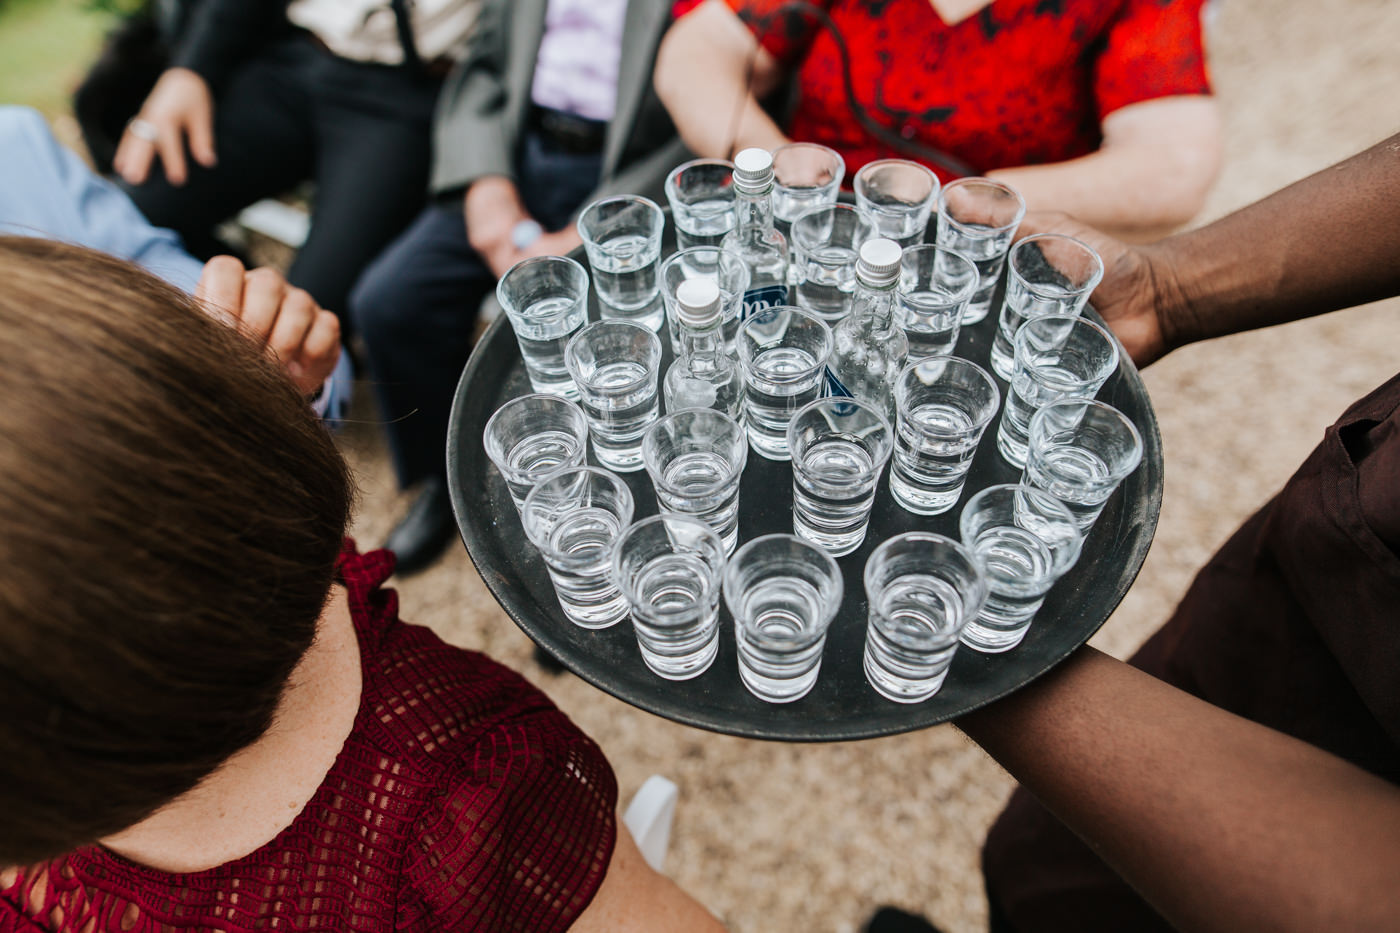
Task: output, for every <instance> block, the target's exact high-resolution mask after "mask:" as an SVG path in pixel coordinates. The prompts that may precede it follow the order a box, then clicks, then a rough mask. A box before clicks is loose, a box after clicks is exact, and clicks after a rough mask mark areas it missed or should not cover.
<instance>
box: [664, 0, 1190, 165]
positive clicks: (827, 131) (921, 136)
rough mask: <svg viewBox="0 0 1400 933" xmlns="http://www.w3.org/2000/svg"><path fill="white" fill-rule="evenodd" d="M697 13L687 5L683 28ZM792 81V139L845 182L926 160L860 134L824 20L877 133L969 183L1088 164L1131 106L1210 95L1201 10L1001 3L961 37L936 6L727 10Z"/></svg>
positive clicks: (818, 1) (854, 4) (777, 2)
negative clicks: (823, 153) (939, 159)
mask: <svg viewBox="0 0 1400 933" xmlns="http://www.w3.org/2000/svg"><path fill="white" fill-rule="evenodd" d="M699 2H700V0H679V2H678V3H677V4H676V5H675V9H674V11H675V13H676V14H677V15H680V14H683V13H685V12H688V11H689V10H690V9H691V8H693V7H694V6H697V5H698V4H699ZM726 2H727V3H728V4H729V6H730V7H731V8H733V9H734V10H735V11H736V12H737V13H738V14H739V16H740V17H741V18H742V19H743V20H744V22H745V23H746V24H748V26H749V28H750V29H751V30H753V32H754V34H755V35H756V36H757V37H758V39H759V41H760V42H761V43H762V45H763V47H764V48H765V49H767V50H768V51H769V52H770V53H771V54H772V55H773V56H774V57H775V58H777V59H778V60H779V61H780V62H781V63H783V64H784V65H786V66H788V68H789V69H790V70H793V71H795V74H796V79H797V82H796V83H797V102H796V106H795V109H794V110H793V111H792V114H791V117H790V120H789V123H788V126H787V127H786V130H787V132H788V134H789V135H790V136H791V137H792V138H793V139H797V140H804V141H808V142H818V143H823V144H825V145H828V146H830V147H832V148H833V149H835V150H836V151H837V152H839V153H841V155H842V157H844V158H845V160H846V169H847V171H848V172H854V171H856V170H857V169H859V168H860V167H861V166H862V165H864V164H865V163H866V162H870V161H873V160H875V159H882V158H918V159H919V161H923V162H925V163H927V164H929V166H930V167H931V168H934V169H935V170H937V171H938V172H939V174H940V176H942V177H944V178H945V179H946V178H948V177H950V176H951V175H952V174H953V173H951V172H949V171H946V170H944V169H942V168H941V167H940V166H939V165H937V164H936V163H934V162H932V161H930V160H929V159H928V158H920V157H919V156H918V155H917V154H913V153H909V152H905V151H901V150H899V149H897V148H896V147H895V146H893V145H892V144H891V143H890V142H889V141H886V140H881V139H879V138H877V137H876V136H875V135H873V134H871V133H870V132H868V131H867V130H866V129H865V128H864V127H863V126H861V124H860V123H859V122H858V121H857V119H856V117H855V116H854V115H853V113H852V108H851V106H850V104H849V103H848V100H847V96H846V87H845V80H844V77H843V68H842V64H841V53H840V50H839V46H838V44H837V41H836V40H835V39H834V38H833V35H832V32H831V29H830V27H829V26H827V25H825V24H823V23H821V22H820V21H819V19H818V17H817V16H816V15H814V14H813V13H812V12H811V11H810V10H803V9H801V8H802V7H808V8H810V7H817V8H820V9H823V10H825V11H826V14H827V15H828V16H829V17H830V19H831V22H832V24H834V26H835V28H836V30H837V32H839V34H840V35H841V36H842V37H844V41H845V46H846V48H847V49H848V50H849V53H850V57H851V63H850V70H851V80H852V85H853V87H854V90H855V97H856V100H857V101H858V102H859V103H860V105H861V106H862V107H864V109H865V110H866V112H867V113H868V114H869V115H870V117H871V118H872V119H873V120H874V121H875V122H876V123H877V124H878V125H879V126H881V127H883V128H885V129H887V130H889V131H890V132H891V133H893V134H895V135H897V136H898V137H900V138H902V139H904V140H911V141H913V142H915V143H919V144H922V145H924V146H929V147H933V148H935V149H937V150H940V151H943V152H946V153H949V154H951V155H953V156H955V157H956V158H957V159H958V160H960V161H962V162H964V163H967V164H968V166H969V167H970V168H971V170H972V171H973V172H976V173H981V172H986V171H988V170H991V169H997V168H1010V167H1014V166H1019V165H1033V164H1038V163H1048V162H1062V161H1064V160H1066V159H1072V158H1074V157H1076V156H1081V155H1085V154H1087V153H1089V152H1093V151H1094V150H1095V149H1097V148H1098V147H1099V145H1100V144H1101V142H1102V134H1101V132H1100V122H1101V121H1102V120H1103V118H1104V117H1105V116H1106V115H1107V114H1110V113H1112V112H1113V111H1114V110H1117V109H1118V108H1119V107H1123V106H1126V105H1128V104H1132V103H1138V102H1140V101H1145V100H1151V99H1153V98H1157V97H1166V96H1171V95H1177V94H1209V93H1210V82H1209V79H1208V77H1207V73H1206V61H1205V51H1204V48H1203V39H1202V35H1201V31H1202V29H1201V8H1202V5H1203V2H1204V0H995V2H993V3H991V4H990V5H988V6H986V7H984V8H983V9H982V10H981V11H980V12H978V13H974V14H973V15H972V16H970V17H968V18H967V19H964V20H963V21H962V22H960V23H958V24H957V25H954V26H949V25H947V24H946V23H944V22H943V20H942V19H941V18H940V17H939V15H938V13H937V12H936V11H935V10H934V8H933V6H932V5H931V4H930V3H929V0H808V2H806V3H802V4H794V3H791V2H790V0H726Z"/></svg>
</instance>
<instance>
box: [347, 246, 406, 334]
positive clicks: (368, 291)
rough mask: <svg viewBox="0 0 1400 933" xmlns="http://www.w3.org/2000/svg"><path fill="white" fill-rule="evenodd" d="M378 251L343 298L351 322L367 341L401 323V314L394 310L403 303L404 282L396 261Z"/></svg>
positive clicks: (395, 327) (392, 329)
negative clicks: (378, 255)
mask: <svg viewBox="0 0 1400 933" xmlns="http://www.w3.org/2000/svg"><path fill="white" fill-rule="evenodd" d="M390 259H391V256H390V255H389V254H385V255H381V256H380V257H379V258H378V259H376V260H375V261H374V262H372V263H370V264H369V266H367V267H366V268H365V271H364V272H363V273H361V274H360V277H359V279H357V280H356V281H355V284H354V286H353V287H352V288H351V289H350V297H349V300H348V301H347V302H346V311H347V312H348V313H349V317H350V322H351V326H352V327H353V328H354V330H355V332H356V333H358V334H360V335H362V336H363V337H364V339H365V341H366V342H375V341H380V340H383V339H385V338H386V337H390V338H391V337H392V335H393V333H394V332H395V330H396V329H397V328H398V327H399V326H401V319H402V317H403V315H401V314H396V313H395V312H396V310H397V309H399V308H401V307H402V306H403V304H404V300H403V286H402V282H401V277H400V276H399V274H398V272H399V269H398V267H397V264H395V263H393V262H391V261H389V260H390Z"/></svg>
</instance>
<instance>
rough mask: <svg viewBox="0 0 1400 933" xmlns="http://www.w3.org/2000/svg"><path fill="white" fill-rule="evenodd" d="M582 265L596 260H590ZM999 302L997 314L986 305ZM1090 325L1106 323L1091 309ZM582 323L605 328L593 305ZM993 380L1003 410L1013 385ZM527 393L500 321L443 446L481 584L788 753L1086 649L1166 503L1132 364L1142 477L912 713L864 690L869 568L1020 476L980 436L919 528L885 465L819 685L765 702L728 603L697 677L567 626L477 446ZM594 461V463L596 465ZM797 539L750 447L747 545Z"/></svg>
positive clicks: (1107, 396)
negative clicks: (1013, 635)
mask: <svg viewBox="0 0 1400 933" xmlns="http://www.w3.org/2000/svg"><path fill="white" fill-rule="evenodd" d="M668 233H669V229H668ZM667 239H668V241H669V240H670V237H669V236H668V237H667ZM670 248H671V243H670V242H668V244H667V249H668V251H669V249H670ZM574 258H576V259H578V260H579V261H580V262H582V263H584V264H585V266H586V265H587V259H586V258H585V257H584V256H583V255H582V251H581V250H579V251H577V252H576V253H575V255H574ZM996 307H998V303H994V304H993V308H994V309H995V308H996ZM1085 314H1086V315H1087V316H1089V317H1091V318H1093V319H1095V320H1099V318H1098V315H1097V314H1095V313H1094V311H1093V310H1092V309H1086V310H1085ZM589 316H590V319H591V320H596V319H597V318H598V307H597V303H596V299H595V298H594V297H593V296H590V309H589ZM995 318H996V314H995V313H993V314H991V315H989V316H988V317H987V318H986V319H985V320H983V321H981V322H979V323H978V324H976V325H973V326H971V327H967V328H964V329H963V332H962V335H961V337H960V339H959V341H958V347H957V354H958V355H959V356H963V357H965V358H967V359H970V360H973V361H974V362H976V363H978V365H981V366H983V367H984V368H986V369H987V370H988V371H989V372H990V371H991V367H990V365H989V364H988V362H987V359H988V354H989V352H990V349H991V342H992V335H993V331H994V328H995V326H996V321H995ZM662 336H663V339H662V344H663V347H664V355H663V359H662V372H663V373H664V372H665V367H666V366H667V365H669V364H670V362H671V349H670V346H669V340H667V339H665V332H664V329H663V333H662ZM997 382H998V386H999V388H1000V389H1001V390H1002V395H1003V399H1004V397H1005V394H1006V391H1007V387H1006V383H1005V382H1003V381H1001V380H1000V379H998V380H997ZM530 391H532V390H531V388H530V384H529V381H528V380H527V378H526V376H525V370H524V365H523V363H522V362H521V359H520V351H519V348H518V345H517V344H516V341H515V335H514V332H513V331H512V330H511V327H510V324H509V322H508V321H507V320H506V318H505V316H504V315H501V316H500V317H499V318H498V319H497V320H496V321H495V322H494V323H493V324H492V325H491V327H490V328H489V329H488V330H487V332H486V334H485V335H484V336H483V337H482V339H481V340H480V341H479V342H478V344H477V346H476V348H475V350H474V351H473V353H472V355H471V359H470V360H469V361H468V362H467V366H466V368H465V370H464V371H463V373H462V379H461V381H460V383H459V384H458V386H457V394H456V398H455V400H454V402H453V407H452V420H451V425H450V427H449V431H448V439H447V476H448V484H449V487H450V490H451V495H452V507H453V510H454V512H455V513H456V516H457V524H458V527H459V528H460V530H461V534H462V540H463V541H464V542H465V544H466V547H467V553H468V554H469V555H471V559H472V561H473V562H474V563H475V564H476V567H477V570H478V571H479V572H480V573H481V577H482V579H483V580H485V581H486V585H487V587H489V588H490V590H491V592H492V594H493V595H494V596H495V597H496V599H497V601H498V602H500V604H501V607H502V608H503V609H505V611H506V613H507V614H508V615H509V616H510V617H511V618H512V619H513V620H515V622H516V624H517V625H519V626H520V627H521V628H522V629H524V631H525V632H526V633H527V634H528V635H529V636H530V637H531V638H532V639H534V640H535V642H536V643H537V644H539V645H540V646H542V647H543V648H544V649H545V650H546V651H548V652H550V653H551V654H552V655H554V656H555V657H557V658H558V659H559V660H560V661H561V662H563V664H564V665H565V666H567V667H568V668H569V669H570V670H572V671H573V672H574V673H575V674H577V675H578V676H580V677H582V678H583V679H584V680H587V681H588V682H589V683H592V684H594V685H595V686H597V687H598V688H600V689H602V690H604V691H606V692H608V693H610V694H612V695H613V696H615V697H617V698H618V699H620V700H622V701H624V702H626V703H630V704H632V705H633V706H637V707H640V708H641V709H644V710H647V711H649V712H652V713H655V714H656V715H658V716H664V717H666V718H667V719H672V720H675V721H676V722H681V723H686V724H688V725H692V726H696V727H699V728H701V729H709V730H712V731H715V732H723V733H728V734H731V735H739V736H745V737H748V738H755V739H772V740H781V741H794V742H830V741H843V740H850V739H863V738H871V737H874V736H882V735H893V734H896V733H900V732H908V731H911V730H914V729H922V728H924V727H927V726H931V725H935V724H937V723H942V722H946V721H948V720H950V719H953V718H955V717H958V716H961V715H963V714H965V713H968V712H971V711H972V710H974V709H977V708H978V707H981V706H984V705H986V704H987V703H990V702H992V701H993V700H995V699H997V698H999V697H1002V696H1005V695H1006V694H1008V693H1011V692H1012V691H1014V690H1016V689H1017V688H1018V687H1021V686H1023V685H1025V684H1027V683H1029V682H1030V681H1032V680H1034V679H1035V678H1037V677H1039V676H1040V675H1042V674H1044V673H1045V672H1046V671H1048V670H1050V669H1051V668H1052V667H1054V666H1055V665H1056V664H1057V663H1058V662H1060V661H1061V660H1063V659H1064V658H1065V657H1067V656H1068V655H1069V654H1070V653H1071V652H1072V651H1074V649H1076V648H1078V647H1079V646H1080V645H1082V644H1083V643H1084V642H1085V641H1087V640H1088V638H1089V636H1091V635H1092V634H1093V633H1094V632H1095V631H1097V630H1098V628H1099V626H1100V625H1102V624H1103V623H1104V621H1105V620H1106V619H1107V618H1108V617H1109V614H1110V613H1112V612H1113V610H1114V608H1115V607H1117V605H1118V603H1119V601H1120V600H1121V599H1122V598H1123V594H1124V593H1126V592H1127V590H1128V587H1129V586H1130V585H1131V584H1132V582H1133V580H1134V579H1135V578H1136V577H1137V574H1138V570H1139V569H1140V568H1141V567H1142V562H1143V560H1144V559H1145V558H1146V557H1147V551H1148V548H1149V546H1150V545H1151V543H1152V535H1153V532H1154V531H1155V530H1156V527H1157V514H1158V512H1159V510H1160V508H1161V503H1162V441H1161V435H1160V434H1159V432H1158V430H1157V419H1156V415H1155V414H1154V412H1153V410H1152V405H1151V402H1150V401H1149V399H1148V397H1147V391H1146V389H1145V388H1144V387H1143V384H1142V379H1141V378H1140V377H1139V375H1138V372H1137V370H1136V369H1135V368H1134V367H1133V364H1132V363H1131V362H1130V361H1128V360H1127V359H1126V358H1125V359H1124V361H1123V363H1122V364H1120V366H1119V368H1118V371H1117V372H1116V373H1115V374H1114V375H1113V376H1112V377H1111V378H1110V379H1109V380H1108V382H1107V383H1106V384H1105V385H1104V387H1103V389H1102V390H1101V391H1100V392H1099V394H1098V397H1099V398H1100V399H1102V400H1103V401H1106V402H1108V403H1109V404H1111V405H1114V406H1115V407H1117V408H1119V409H1121V410H1122V411H1123V412H1124V413H1125V414H1127V415H1128V416H1129V417H1130V418H1131V419H1132V420H1133V422H1134V423H1135V424H1136V425H1137V427H1138V429H1139V430H1140V431H1141V432H1142V437H1143V444H1144V448H1145V449H1144V454H1143V459H1142V464H1141V466H1139V467H1138V469H1137V470H1136V471H1135V472H1134V473H1133V474H1132V475H1131V476H1129V477H1128V478H1127V479H1126V480H1124V482H1123V484H1122V485H1121V486H1120V487H1119V489H1118V490H1117V491H1116V492H1115V493H1114V495H1113V497H1112V498H1111V499H1110V500H1109V501H1108V504H1107V506H1106V507H1105V509H1104V511H1103V514H1102V515H1101V516H1100V517H1099V520H1098V522H1097V523H1096V524H1095V525H1094V528H1093V530H1092V531H1091V532H1090V534H1089V537H1088V539H1087V540H1086V541H1085V543H1084V548H1083V552H1082V554H1081V556H1080V558H1079V562H1078V563H1077V564H1076V565H1075V566H1074V567H1073V568H1072V569H1071V570H1070V571H1069V573H1067V574H1066V575H1065V576H1064V577H1063V578H1061V579H1060V580H1059V581H1058V582H1057V583H1056V584H1055V587H1054V588H1053V589H1052V590H1051V591H1050V594H1049V596H1048V597H1047V598H1046V600H1045V604H1044V606H1042V608H1041V610H1040V612H1039V613H1038V615H1037V616H1036V619H1035V622H1034V623H1033V624H1032V625H1031V628H1030V631H1029V632H1028V633H1027V634H1026V637H1025V640H1024V641H1022V642H1021V644H1020V645H1018V646H1017V647H1016V648H1013V649H1012V650H1011V651H1008V652H1004V653H1002V654H982V653H980V652H977V651H973V650H971V649H969V648H968V647H966V646H965V645H964V646H961V647H959V649H958V651H957V654H956V655H955V657H954V659H953V663H952V667H951V669H950V670H949V673H948V679H947V681H946V682H945V683H944V685H943V688H942V689H941V690H940V691H939V692H938V693H937V694H935V695H934V696H933V697H931V698H930V699H928V700H925V701H923V702H921V703H915V704H908V705H906V704H900V703H894V702H891V701H889V700H886V699H885V698H884V697H882V696H880V695H879V694H878V693H876V692H875V690H874V689H873V688H872V687H871V686H870V685H869V684H868V683H867V682H866V679H865V673H864V670H863V668H862V653H863V651H864V646H865V626H866V608H867V607H866V599H865V590H864V587H863V584H862V581H861V574H862V571H863V570H864V567H865V560H866V558H867V557H868V556H869V554H870V552H871V551H872V550H873V549H874V548H875V547H877V546H878V545H879V544H880V542H882V541H884V540H885V539H886V538H889V537H890V536H891V535H895V534H899V533H900V532H904V531H910V530H914V529H926V530H931V531H936V532H939V533H941V534H945V535H948V536H949V537H953V538H957V537H958V525H957V520H958V515H959V514H960V512H961V508H962V503H964V502H966V501H967V499H968V497H969V496H971V494H972V493H973V492H975V491H977V490H978V489H982V488H984V487H986V486H989V485H992V484H994V483H1007V482H1015V481H1016V480H1017V478H1018V477H1019V476H1020V470H1018V469H1016V468H1014V467H1012V466H1011V465H1010V464H1008V463H1006V462H1005V461H1004V460H1002V458H1001V456H1000V454H998V452H997V449H996V437H995V435H996V423H995V422H993V424H992V425H991V426H990V427H988V429H987V431H986V433H985V434H984V435H983V438H982V442H981V445H980V447H979V448H978V451H977V455H976V457H975V458H974V459H973V462H972V467H971V470H970V472H969V474H968V480H967V486H966V487H965V489H964V492H963V496H962V499H961V500H960V501H959V504H958V505H957V506H955V507H954V508H953V509H952V510H951V511H949V512H946V513H944V514H942V515H937V516H933V517H924V516H918V515H913V514H910V513H909V512H906V511H904V510H903V509H902V508H900V507H899V506H897V505H896V504H895V502H894V500H893V499H892V498H891V497H890V493H889V479H888V472H889V471H888V469H886V475H885V477H884V478H883V479H882V480H881V483H880V488H879V490H878V491H877V493H876V499H875V509H874V514H873V515H872V517H871V521H870V530H869V533H868V535H867V537H866V540H865V543H864V544H862V545H861V547H860V548H858V549H857V550H856V551H854V552H852V553H851V554H848V555H846V556H845V557H841V558H838V559H837V563H838V564H839V565H840V567H841V570H842V573H843V575H844V577H845V595H844V598H843V600H842V603H841V608H840V611H839V612H838V614H837V617H836V620H835V621H834V622H833V623H832V625H831V628H830V631H829V633H828V635H827V641H826V649H825V652H824V654H823V657H822V666H821V675H820V677H819V678H818V680H817V684H816V686H815V687H814V688H813V689H812V692H811V693H809V694H808V695H807V696H806V697H804V698H802V699H801V700H798V701H796V702H794V703H788V704H772V703H766V702H763V701H761V700H759V699H757V698H755V697H754V696H753V695H752V694H750V693H749V692H748V690H747V689H745V687H744V686H743V684H742V683H741V682H740V680H739V673H738V660H737V658H736V656H735V647H734V631H733V620H732V619H731V617H730V616H729V612H728V610H727V609H725V608H724V607H723V602H722V601H721V609H720V617H721V618H720V625H721V628H720V648H719V657H718V658H716V660H715V662H714V664H713V665H712V666H711V667H710V669H709V670H707V671H706V672H705V673H704V674H702V675H700V676H699V677H696V678H694V679H692V680H688V681H679V682H678V681H669V680H665V679H663V678H661V677H658V676H657V675H656V674H654V673H652V672H651V671H650V670H649V669H648V668H647V667H646V665H645V664H643V663H642V658H641V655H640V653H639V651H638V648H637V640H636V636H635V635H634V634H633V631H632V625H631V623H630V621H629V620H624V621H623V622H621V623H619V624H617V625H614V626H612V627H611V628H607V629H603V630H601V631H589V630H585V629H582V628H579V627H578V626H576V625H573V624H572V623H570V622H569V621H568V620H567V619H566V618H565V617H564V614H563V611H562V610H561V609H560V608H559V604H558V601H557V600H556V598H555V595H554V589H553V587H552V585H551V584H550V581H549V576H548V574H547V573H546V570H545V565H544V562H543V560H542V559H541V557H540V556H539V554H538V552H536V550H535V548H534V546H533V545H531V544H530V542H529V541H528V540H527V539H526V537H525V532H524V530H523V528H522V527H521V524H520V518H519V515H518V513H517V512H516V510H515V506H514V505H513V504H512V502H511V498H510V493H509V491H508V490H507V489H506V485H505V481H504V480H502V479H501V476H500V474H499V473H498V472H497V471H496V468H495V466H494V465H493V464H492V463H491V461H490V460H489V459H488V458H487V456H486V452H485V450H484V449H483V448H482V442H481V433H482V429H483V427H484V426H485V424H486V421H487V419H488V418H489V417H490V416H491V414H492V413H493V412H495V410H496V409H497V408H499V407H500V406H501V405H502V404H504V403H505V402H506V401H509V400H510V399H512V398H514V397H516V396H519V395H524V394H526V393H528V392H530ZM589 462H591V463H594V462H596V461H594V460H593V458H592V456H591V454H590V457H589ZM623 476H624V479H625V480H626V481H627V484H628V486H629V487H630V488H631V490H632V494H633V497H634V498H635V500H636V516H635V517H636V518H638V519H640V518H645V517H646V516H648V515H654V514H656V511H657V505H656V495H655V492H654V490H653V489H652V486H651V481H650V479H649V478H648V477H647V474H646V472H645V471H644V470H643V471H637V472H634V473H627V474H623ZM791 531H792V468H791V466H790V465H789V464H788V463H786V462H774V461H771V460H766V459H764V458H763V457H760V456H758V455H757V454H754V453H752V452H750V456H749V459H748V466H747V467H746V469H745V471H744V476H743V480H742V483H741V486H740V494H739V538H740V543H743V542H744V541H748V540H750V539H751V538H755V537H757V536H759V535H764V534H771V533H773V532H788V533H791Z"/></svg>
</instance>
